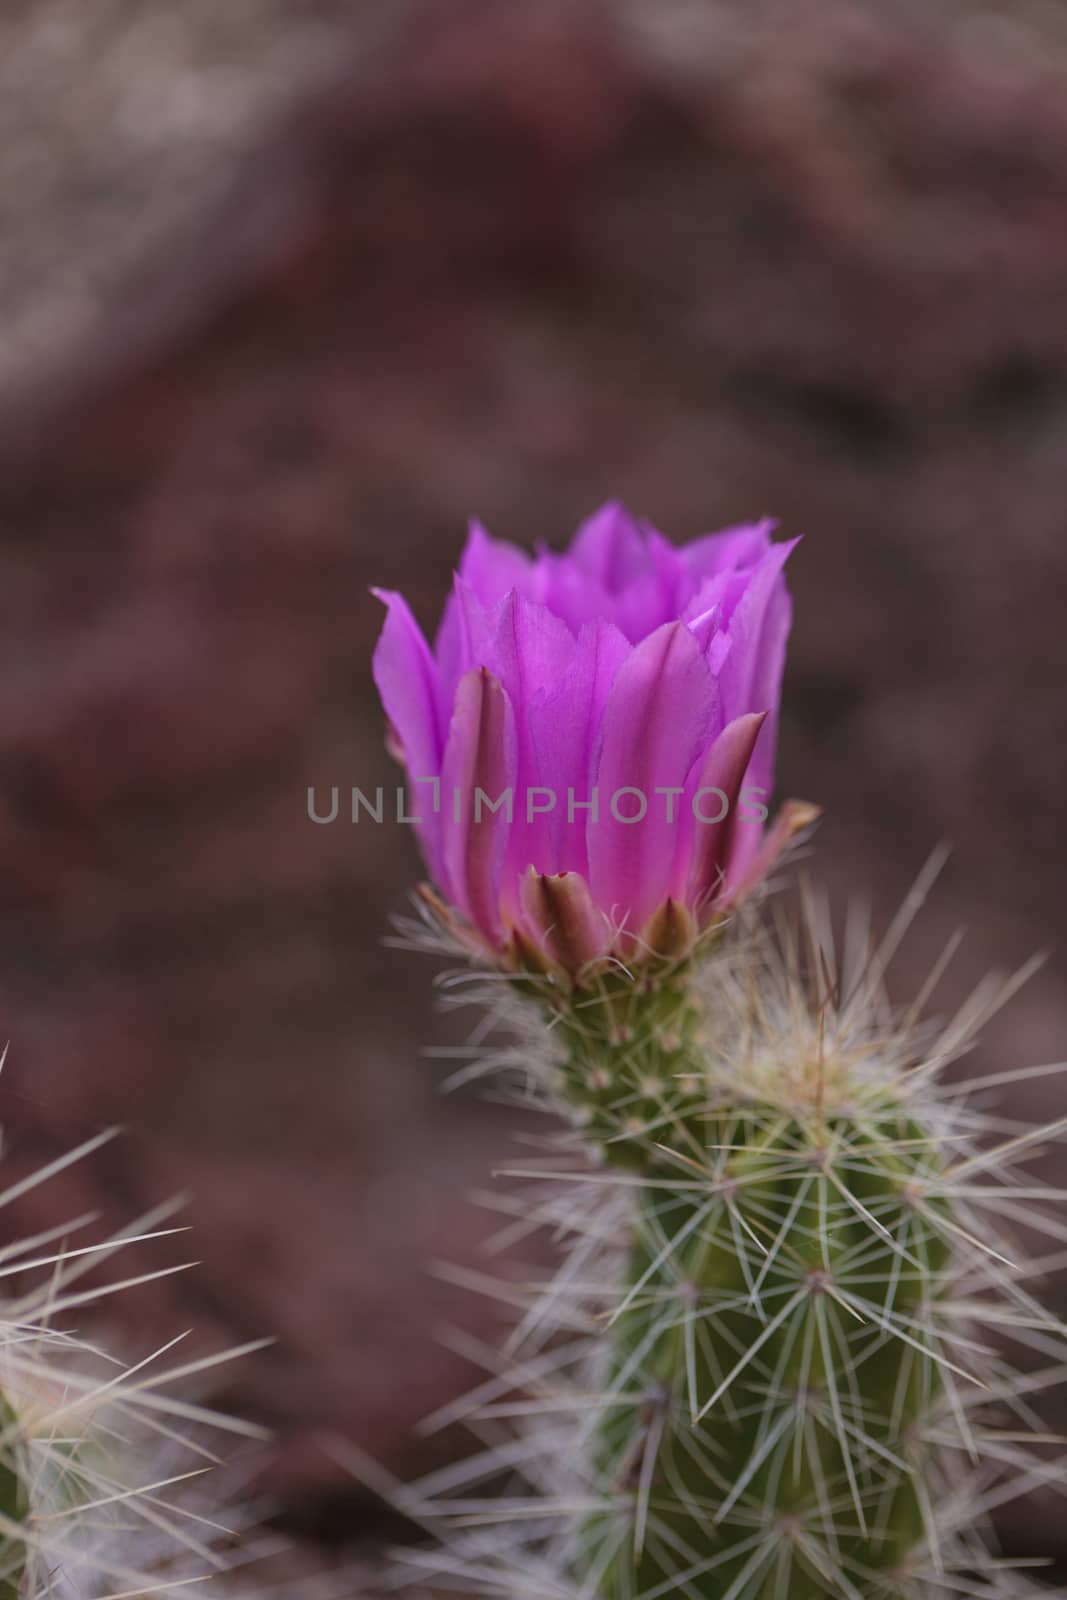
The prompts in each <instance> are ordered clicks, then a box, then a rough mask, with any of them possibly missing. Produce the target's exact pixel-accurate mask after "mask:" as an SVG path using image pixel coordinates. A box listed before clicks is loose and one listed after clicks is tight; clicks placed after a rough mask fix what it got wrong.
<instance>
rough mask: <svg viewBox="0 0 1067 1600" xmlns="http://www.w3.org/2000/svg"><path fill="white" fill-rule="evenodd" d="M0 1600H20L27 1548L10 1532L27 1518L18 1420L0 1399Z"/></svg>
mask: <svg viewBox="0 0 1067 1600" xmlns="http://www.w3.org/2000/svg"><path fill="white" fill-rule="evenodd" d="M0 1436H2V1437H3V1439H4V1441H5V1442H4V1447H3V1449H0V1518H2V1519H3V1520H2V1522H0V1600H19V1596H20V1595H21V1594H22V1579H23V1573H24V1571H25V1566H26V1547H25V1545H24V1543H23V1541H22V1540H21V1539H19V1538H16V1537H15V1536H14V1534H13V1533H12V1531H11V1530H12V1528H14V1527H19V1526H21V1525H22V1523H23V1522H24V1521H25V1518H26V1514H27V1509H28V1506H27V1495H26V1486H25V1484H24V1483H23V1480H22V1476H21V1474H20V1472H19V1470H18V1460H17V1446H18V1418H17V1417H16V1415H15V1412H14V1410H13V1409H12V1406H11V1404H10V1402H9V1401H8V1400H7V1399H6V1397H5V1396H3V1395H0Z"/></svg>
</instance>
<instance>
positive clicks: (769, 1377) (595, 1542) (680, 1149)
mask: <svg viewBox="0 0 1067 1600" xmlns="http://www.w3.org/2000/svg"><path fill="white" fill-rule="evenodd" d="M600 1001H601V1004H600V1005H599V1006H596V1005H590V1006H589V1007H587V1008H584V1018H583V1021H582V1022H581V1024H580V1028H579V1031H578V1033H577V1034H576V1035H575V1036H574V1037H573V1038H571V1039H570V1040H569V1043H570V1046H571V1048H570V1053H569V1056H568V1059H567V1061H566V1064H565V1066H564V1069H563V1070H564V1081H565V1084H566V1092H567V1095H568V1098H569V1099H570V1101H571V1103H572V1105H574V1106H575V1107H576V1108H577V1109H578V1112H579V1117H580V1120H581V1121H582V1122H583V1123H584V1125H585V1128H586V1129H587V1131H589V1132H591V1133H592V1134H593V1135H594V1136H597V1137H599V1139H600V1141H601V1145H602V1148H603V1150H604V1152H605V1155H606V1157H607V1159H608V1161H609V1162H611V1163H613V1164H617V1165H618V1166H619V1167H620V1168H621V1169H623V1170H624V1171H625V1172H626V1173H627V1174H630V1175H637V1176H636V1182H635V1183H634V1189H633V1192H634V1194H635V1195H636V1197H637V1198H636V1200H635V1203H634V1206H633V1235H632V1245H631V1249H630V1253H629V1260H628V1266H627V1271H626V1277H625V1285H624V1288H623V1290H622V1292H621V1295H620V1299H619V1302H618V1304H617V1306H616V1307H615V1308H614V1309H613V1312H612V1326H611V1334H610V1343H609V1347H608V1350H607V1354H606V1363H607V1371H606V1373H605V1374H604V1388H605V1390H606V1391H609V1392H610V1393H611V1394H612V1395H613V1396H614V1397H615V1399H616V1401H617V1403H615V1404H612V1405H609V1406H607V1407H606V1408H605V1410H604V1415H603V1418H602V1419H601V1421H600V1422H599V1424H598V1426H597V1429H596V1431H595V1434H594V1436H593V1437H592V1439H591V1441H590V1450H591V1455H592V1462H593V1474H592V1477H593V1482H594V1486H595V1488H596V1490H597V1492H598V1493H599V1494H600V1495H602V1496H603V1498H604V1501H605V1509H604V1510H603V1511H599V1512H597V1513H595V1514H593V1515H592V1516H590V1517H588V1518H587V1519H586V1521H585V1522H584V1524H583V1525H582V1527H581V1530H580V1532H579V1534H578V1536H577V1553H576V1568H577V1573H578V1576H579V1577H582V1576H584V1575H586V1574H589V1573H595V1574H596V1575H597V1585H598V1586H597V1590H596V1593H597V1595H598V1597H600V1600H656V1597H658V1596H660V1595H668V1594H672V1595H673V1594H680V1595H687V1596H689V1597H691V1600H830V1597H833V1600H840V1597H841V1596H842V1595H843V1594H850V1595H852V1596H853V1597H858V1596H863V1597H864V1600H866V1597H867V1596H872V1597H873V1596H879V1597H883V1596H889V1595H892V1594H894V1593H896V1592H897V1590H896V1588H895V1579H896V1577H897V1576H898V1575H899V1576H900V1577H901V1578H902V1579H903V1578H904V1576H905V1574H906V1572H907V1569H908V1561H909V1556H910V1555H911V1554H912V1552H913V1551H914V1550H915V1549H916V1548H917V1547H918V1546H919V1545H920V1544H921V1543H922V1541H923V1538H924V1532H925V1529H926V1526H927V1517H928V1511H929V1508H928V1506H927V1505H926V1489H925V1486H924V1472H923V1468H924V1459H923V1457H924V1450H925V1446H924V1445H923V1443H922V1435H923V1431H924V1425H925V1423H926V1422H927V1421H928V1419H929V1417H930V1416H931V1415H932V1414H933V1413H934V1412H935V1411H936V1409H937V1408H938V1406H939V1405H941V1404H942V1403H943V1400H944V1394H943V1382H942V1371H943V1365H942V1363H943V1362H944V1361H946V1360H949V1361H951V1356H950V1355H949V1354H948V1352H947V1351H946V1350H945V1349H944V1348H943V1341H942V1337H941V1335H940V1333H939V1332H938V1327H937V1301H938V1299H939V1297H941V1296H942V1295H943V1293H944V1289H945V1286H946V1283H947V1275H948V1270H949V1267H950V1262H951V1251H950V1249H949V1245H948V1242H947V1229H946V1226H945V1222H946V1219H947V1213H946V1212H945V1210H944V1207H943V1205H942V1203H941V1202H940V1201H939V1199H938V1198H937V1189H938V1184H939V1169H940V1160H939V1156H938V1149H937V1145H936V1142H935V1141H934V1140H933V1139H932V1137H931V1136H930V1135H929V1134H928V1133H925V1132H924V1130H923V1128H922V1127H921V1126H919V1124H918V1123H917V1122H916V1121H915V1120H914V1118H913V1117H912V1116H911V1115H910V1114H909V1112H908V1110H907V1109H906V1108H905V1107H904V1106H903V1105H902V1104H900V1103H899V1102H895V1101H894V1099H893V1097H892V1095H891V1094H887V1092H886V1091H885V1089H884V1087H882V1086H873V1087H872V1086H871V1085H864V1084H862V1083H858V1084H855V1085H853V1084H849V1083H846V1082H844V1081H842V1080H841V1079H840V1078H839V1079H838V1081H836V1082H833V1083H828V1082H827V1073H826V1067H825V1063H822V1064H821V1065H820V1064H819V1063H818V1062H814V1063H812V1064H811V1070H810V1071H808V1072H807V1073H805V1074H804V1075H802V1080H798V1078H797V1076H796V1075H795V1074H793V1075H792V1076H791V1077H783V1078H780V1079H778V1080H777V1081H776V1080H775V1076H774V1073H773V1070H771V1071H770V1072H769V1073H767V1074H765V1076H764V1081H763V1083H762V1085H757V1086H756V1090H755V1093H754V1094H753V1095H751V1096H749V1095H745V1096H738V1094H737V1092H736V1087H735V1086H729V1087H725V1086H724V1088H723V1089H722V1091H721V1092H720V1091H718V1090H717V1088H716V1085H715V1083H714V1082H713V1081H710V1082H709V1079H708V1074H707V1070H706V1066H705V1064H704V1063H703V1062H702V1061H701V1059H700V1049H701V1040H700V1027H699V1012H698V1010H697V1008H695V1007H694V1006H693V1005H692V1004H691V1003H690V1002H689V1000H688V996H687V992H686V988H685V984H684V980H683V981H682V982H681V983H678V982H676V983H675V984H674V985H673V986H672V987H670V988H663V989H660V990H657V991H653V992H652V993H651V994H646V995H644V996H642V997H640V998H638V997H635V996H634V995H633V991H632V988H631V989H630V990H629V991H627V990H626V989H625V988H624V987H623V985H622V984H621V983H620V985H619V988H618V991H617V992H616V993H614V994H612V993H610V992H608V993H605V992H604V991H601V994H600ZM574 1014H575V1015H576V1016H578V1017H580V1018H582V1017H583V1007H582V1006H581V1004H580V1003H579V1005H578V1006H577V1007H576V1009H575V1013H574ZM594 1016H597V1017H599V1018H600V1019H601V1022H602V1026H601V1028H600V1029H599V1030H598V1029H596V1028H595V1027H594V1026H593V1024H592V1020H591V1019H592V1018H593V1017H594ZM598 1031H599V1034H600V1037H599V1039H598V1038H597V1037H596V1034H597V1032H598ZM664 1038H665V1040H666V1047H664V1045H663V1042H662V1041H663V1040H664ZM772 1091H774V1092H772Z"/></svg>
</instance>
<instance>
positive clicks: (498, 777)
mask: <svg viewBox="0 0 1067 1600" xmlns="http://www.w3.org/2000/svg"><path fill="white" fill-rule="evenodd" d="M514 783H515V719H514V715H513V712H512V707H511V702H510V700H509V699H508V697H507V695H506V693H505V692H504V689H503V688H502V687H501V685H500V683H499V682H498V680H497V679H496V678H494V677H493V675H492V673H491V672H489V671H488V670H487V669H486V668H485V667H475V668H474V669H473V670H472V671H470V672H467V673H465V674H464V675H463V677H462V678H461V679H460V681H459V684H458V686H457V689H456V703H455V709H454V710H453V712H452V723H451V726H450V727H449V730H448V740H447V743H446V745H445V755H444V763H443V770H442V774H441V818H440V824H441V838H442V856H443V861H444V877H443V881H442V883H441V887H442V889H444V891H445V893H446V894H447V895H448V896H449V897H450V898H451V900H452V901H453V903H454V904H455V905H457V906H459V908H460V910H461V911H463V912H464V913H465V915H466V916H467V917H468V918H469V919H470V921H471V922H472V923H473V924H474V926H475V927H476V928H478V929H480V930H481V932H482V933H483V934H485V936H486V938H487V939H489V940H490V941H491V942H493V943H500V942H501V940H502V938H503V924H502V921H501V916H500V895H499V890H500V874H501V867H502V864H503V859H504V849H505V846H506V844H507V834H508V822H507V814H506V809H505V808H502V809H501V810H499V811H496V812H492V811H490V810H489V809H488V808H487V807H486V808H483V809H482V811H481V815H480V817H476V815H475V809H476V808H475V791H476V790H481V791H482V792H483V793H484V794H485V795H488V797H489V798H490V800H492V801H496V800H498V799H499V797H500V796H501V795H502V794H504V792H505V791H506V790H507V789H508V788H509V787H513V786H514Z"/></svg>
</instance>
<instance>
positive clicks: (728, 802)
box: [679, 711, 767, 911]
mask: <svg viewBox="0 0 1067 1600" xmlns="http://www.w3.org/2000/svg"><path fill="white" fill-rule="evenodd" d="M766 715H767V713H766V712H765V711H753V712H749V713H748V714H747V715H746V716H743V717H736V718H735V719H734V721H733V722H728V723H727V724H726V727H725V728H724V729H723V731H722V732H721V733H720V734H719V736H718V738H717V739H716V740H715V742H714V743H713V744H712V746H711V748H710V749H709V751H708V753H707V755H706V756H705V757H704V759H703V760H702V761H701V762H700V764H699V767H698V769H697V770H696V772H695V773H694V774H693V775H692V776H691V778H690V781H689V783H688V784H687V785H686V791H687V792H686V796H685V817H684V829H683V832H682V835H681V840H682V849H681V850H680V852H679V866H680V867H681V869H682V873H684V880H683V882H684V887H683V889H682V893H683V895H684V899H685V903H686V904H687V905H689V906H692V907H694V908H695V909H696V910H698V911H706V910H707V908H708V907H709V906H710V905H712V904H713V903H714V902H715V901H716V900H717V899H719V898H720V897H721V895H722V893H723V890H724V886H725V883H726V877H727V864H728V862H729V861H730V853H731V846H732V841H733V840H734V839H735V838H736V837H737V835H738V832H739V830H746V829H747V830H750V831H751V833H752V836H753V840H754V844H755V847H756V848H757V849H758V847H759V843H760V840H761V839H762V837H763V830H762V827H761V825H760V823H759V822H758V820H757V821H754V820H751V819H750V818H749V817H747V816H746V814H745V810H746V808H744V807H743V806H742V803H741V790H742V785H743V781H744V777H745V774H746V772H747V770H748V766H749V762H750V761H751V760H752V752H753V750H754V748H755V745H756V740H757V738H758V736H759V731H760V729H761V728H762V726H763V722H764V719H765V717H766ZM702 789H707V790H717V791H720V793H715V794H708V795H705V796H704V797H703V798H699V799H697V807H698V811H699V814H700V816H707V817H717V816H718V814H719V812H720V811H721V812H722V813H723V815H722V817H721V820H719V821H717V822H702V821H700V820H699V817H697V816H695V815H694V809H693V803H694V798H695V797H698V796H699V795H700V791H701V790H702ZM681 875H682V874H681V873H680V874H679V876H681Z"/></svg>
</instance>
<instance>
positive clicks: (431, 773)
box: [374, 505, 811, 975]
mask: <svg viewBox="0 0 1067 1600" xmlns="http://www.w3.org/2000/svg"><path fill="white" fill-rule="evenodd" d="M770 529H771V524H769V523H766V522H761V523H757V524H754V525H752V526H750V527H738V528H731V529H729V530H728V531H726V532H723V533H716V534H710V535H708V536H707V537H704V538H701V539H697V540H695V541H694V542H693V543H691V544H689V545H686V546H684V547H675V546H673V545H671V544H670V543H668V542H667V540H665V539H664V538H663V537H662V536H661V535H660V534H659V533H657V532H656V530H655V529H653V528H651V527H648V526H646V525H644V524H642V523H639V522H637V521H635V520H634V519H633V518H632V517H631V516H630V515H629V514H628V513H627V512H626V511H625V510H623V508H622V507H621V506H618V505H607V506H605V507H604V508H603V509H602V510H600V511H598V512H597V513H596V514H595V515H594V516H593V517H591V518H590V519H589V521H588V522H586V523H584V524H583V526H582V527H581V528H580V529H579V530H578V533H577V534H576V536H575V538H574V540H573V542H572V544H571V546H570V549H569V550H567V551H566V552H565V553H564V554H556V553H555V552H553V551H550V550H547V549H541V550H539V551H538V553H537V554H536V555H535V556H530V555H527V554H526V553H525V552H524V551H522V550H519V549H517V548H516V547H515V546H513V545H510V544H504V543H500V542H497V541H495V540H493V539H491V538H489V536H488V535H487V534H486V533H485V531H484V530H483V529H482V528H481V527H480V526H479V525H478V524H477V523H475V524H473V525H472V528H471V532H470V537H469V538H468V541H467V545H466V548H465V550H464V552H463V556H462V559H461V561H460V565H459V571H458V572H457V574H456V577H455V585H454V588H453V592H452V594H451V596H450V598H449V601H448V604H447V606H446V609H445V614H444V618H443V620H442V622H441V626H440V628H439V630H438V633H437V638H436V641H435V644H434V648H433V650H432V651H431V649H430V647H429V645H428V644H427V642H426V639H425V638H424V637H423V634H422V632H421V631H420V629H419V627H418V625H417V624H416V622H415V620H414V618H413V617H412V614H411V612H410V610H409V608H408V606H407V603H406V602H405V600H404V599H403V597H402V596H401V595H399V594H395V593H388V592H384V591H380V590H375V591H374V592H375V593H376V594H377V595H378V597H379V598H380V599H381V600H382V601H383V602H384V603H385V605H386V607H387V611H388V614H387V616H386V620H385V625H384V627H383V629H382V634H381V637H380V639H379V641H378V646H377V649H376V651H375V655H374V676H375V681H376V683H377V685H378V689H379V692H380V694H381V698H382V702H383V705H384V707H385V711H386V715H387V717H388V719H389V724H390V730H391V742H392V745H393V748H394V749H395V750H396V752H397V754H398V755H399V756H400V758H401V759H402V761H403V763H404V766H405V768H406V770H407V774H408V779H409V785H410V793H411V795H412V804H413V806H414V808H415V810H416V812H417V814H418V816H419V818H420V820H419V821H418V823H417V831H418V835H419V841H420V844H421V847H422V851H423V855H424V857H425V860H426V863H427V866H428V868H429V871H430V874H431V877H432V879H433V884H434V886H435V889H436V899H438V900H440V901H442V902H444V903H445V904H446V905H447V906H448V907H449V908H450V910H449V915H450V917H452V919H453V920H454V921H456V923H457V926H459V927H460V928H461V929H462V930H463V931H464V933H465V934H466V936H467V937H468V939H469V938H472V937H473V938H474V939H476V940H477V941H478V943H479V946H480V947H482V948H483V949H485V950H486V951H488V952H491V955H492V959H494V960H495V961H496V962H498V963H502V964H505V965H512V966H529V965H530V964H531V963H533V964H536V963H538V962H544V963H545V964H547V965H549V966H551V967H553V968H556V969H559V968H562V969H564V970H565V971H566V972H568V973H570V974H571V975H575V974H578V973H581V972H582V971H583V970H584V969H587V968H589V967H591V966H594V965H595V964H596V963H597V962H600V961H602V960H604V959H605V958H607V957H611V956H618V957H621V958H623V959H624V960H626V961H627V962H631V963H632V962H634V961H635V960H639V959H640V958H641V957H642V955H644V954H646V953H653V954H655V953H659V954H661V955H667V954H670V955H674V954H681V953H684V952H685V951H686V950H687V949H688V948H689V947H690V946H691V945H692V943H693V942H694V941H695V940H696V939H697V937H698V936H699V935H700V933H701V932H702V931H703V930H705V929H707V928H708V926H709V925H710V924H712V923H715V922H717V921H719V920H721V917H722V915H723V913H724V912H725V911H726V910H727V909H728V908H729V907H730V906H731V905H732V904H734V903H736V900H737V899H738V897H739V896H740V895H741V894H743V893H744V892H746V891H747V890H748V889H750V888H751V887H752V886H753V885H754V884H755V883H757V882H758V881H759V880H760V879H761V878H762V877H763V876H764V875H765V874H766V872H767V870H768V868H769V866H770V865H771V864H772V862H773V860H774V858H775V857H776V856H777V854H778V852H779V851H780V849H781V847H782V845H783V844H784V842H785V839H786V838H787V837H788V836H789V835H790V834H791V833H792V832H794V831H795V830H796V828H797V827H798V826H799V825H801V824H802V823H804V822H806V821H808V820H810V816H811V812H810V809H809V808H803V807H793V808H786V810H785V811H784V812H783V813H782V815H781V816H780V818H779V821H778V823H777V824H775V826H774V827H772V828H771V829H770V830H766V829H765V828H764V821H765V820H766V818H767V815H768V811H767V807H768V802H769V800H770V791H771V788H772V782H773V769H774V751H775V737H776V725H777V717H778V702H779V696H780V691H781V679H782V668H783V664H784V660H785V647H786V637H787V635H788V632H789V626H790V620H791V606H790V600H789V595H788V593H787V591H786V587H785V582H784V578H783V575H782V569H783V567H784V564H785V561H786V558H787V556H788V555H789V552H790V550H791V549H792V548H793V545H792V544H788V543H787V544H774V543H772V542H771V539H770Z"/></svg>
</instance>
